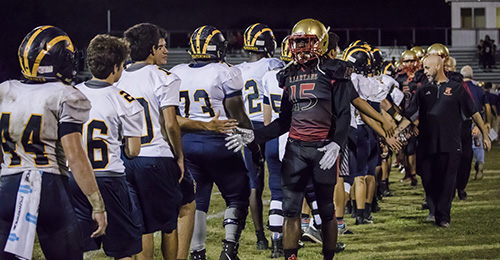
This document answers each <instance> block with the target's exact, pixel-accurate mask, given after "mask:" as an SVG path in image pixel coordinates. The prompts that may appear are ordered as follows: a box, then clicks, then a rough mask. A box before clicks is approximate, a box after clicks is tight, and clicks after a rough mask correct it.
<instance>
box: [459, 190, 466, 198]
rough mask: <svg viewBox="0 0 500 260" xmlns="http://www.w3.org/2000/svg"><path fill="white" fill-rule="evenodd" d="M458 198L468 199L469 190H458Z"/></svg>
mask: <svg viewBox="0 0 500 260" xmlns="http://www.w3.org/2000/svg"><path fill="white" fill-rule="evenodd" d="M457 193H458V198H459V199H460V200H466V199H467V192H465V190H458V192H457Z"/></svg>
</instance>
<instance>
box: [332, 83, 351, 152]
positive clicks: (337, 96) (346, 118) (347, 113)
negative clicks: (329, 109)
mask: <svg viewBox="0 0 500 260" xmlns="http://www.w3.org/2000/svg"><path fill="white" fill-rule="evenodd" d="M349 85H352V82H351V81H350V80H348V81H338V82H336V84H335V83H334V85H333V91H332V103H333V109H334V111H335V119H332V120H335V134H334V136H333V141H334V142H335V143H337V144H338V145H340V146H341V147H342V146H343V145H344V144H345V142H346V141H347V135H348V133H349V126H350V123H351V106H350V100H349V98H348V97H350V93H349V92H350V91H349V90H350V87H349Z"/></svg>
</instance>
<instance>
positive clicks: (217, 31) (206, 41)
mask: <svg viewBox="0 0 500 260" xmlns="http://www.w3.org/2000/svg"><path fill="white" fill-rule="evenodd" d="M218 33H221V32H220V31H219V30H213V31H212V33H211V34H210V35H208V36H207V39H206V40H205V44H204V45H203V52H202V54H207V47H208V43H209V42H210V40H211V39H212V37H214V36H215V35H216V34H218Z"/></svg>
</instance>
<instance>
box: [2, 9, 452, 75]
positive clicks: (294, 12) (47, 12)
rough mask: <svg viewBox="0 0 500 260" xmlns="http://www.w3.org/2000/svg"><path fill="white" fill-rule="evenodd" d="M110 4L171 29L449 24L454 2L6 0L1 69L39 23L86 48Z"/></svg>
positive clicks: (122, 14) (127, 21) (118, 18)
mask: <svg viewBox="0 0 500 260" xmlns="http://www.w3.org/2000/svg"><path fill="white" fill-rule="evenodd" d="M108 8H109V9H110V10H111V12H112V15H111V16H112V18H111V24H112V30H114V31H123V30H126V29H127V28H128V27H130V26H132V25H134V24H136V23H140V22H151V23H155V24H158V25H160V26H162V27H164V28H165V29H167V30H171V31H182V30H185V31H192V30H194V29H195V28H197V27H199V26H201V25H204V24H210V25H213V26H215V27H217V28H219V29H221V30H242V31H243V30H244V29H245V28H246V27H247V26H248V25H250V24H252V23H255V22H261V23H266V24H268V25H269V26H270V27H271V28H273V29H291V27H292V26H293V25H294V24H295V23H296V22H297V21H299V20H301V19H303V18H315V19H318V20H320V21H322V22H323V23H324V24H325V25H330V26H331V28H332V30H334V31H336V30H338V29H339V28H340V29H341V28H368V27H369V28H378V27H380V28H402V29H405V28H410V27H422V28H432V27H450V24H451V18H450V17H451V15H450V6H449V5H448V4H447V3H445V1H444V0H385V1H376V0H346V1H333V0H330V1H325V0H305V1H300V2H299V1H273V0H267V1H263V0H252V1H244V2H242V1H234V0H233V1H230V0H212V1H206V0H205V1H200V0H183V1H182V0H177V1H159V0H142V1H137V0H136V1H132V0H100V1H98V0H66V1H63V0H15V1H12V0H4V1H2V6H1V7H0V25H1V28H2V32H1V35H2V40H1V41H0V73H1V71H2V70H4V71H5V70H6V69H7V71H8V73H12V72H11V71H12V69H14V70H15V71H18V67H14V68H12V67H13V66H18V65H17V48H18V46H19V44H20V43H21V41H22V39H23V38H24V36H25V35H26V34H27V33H28V32H29V31H31V30H32V29H33V28H35V27H36V26H39V25H55V26H57V27H59V28H61V29H63V30H64V31H66V32H67V33H68V35H69V36H70V38H71V39H72V40H73V42H74V44H75V45H76V47H77V48H80V49H81V48H85V47H86V45H87V43H88V42H89V41H90V39H91V38H92V37H93V36H95V35H96V34H98V33H105V32H106V31H107V16H106V10H107V9H108ZM339 35H340V36H341V38H342V37H343V35H342V34H341V33H340V34H339ZM360 37H363V35H362V34H361V35H360ZM280 40H281V39H279V38H278V41H280ZM0 77H2V75H0Z"/></svg>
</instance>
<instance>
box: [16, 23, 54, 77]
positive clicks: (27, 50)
mask: <svg viewBox="0 0 500 260" xmlns="http://www.w3.org/2000/svg"><path fill="white" fill-rule="evenodd" d="M51 27H53V26H50V25H47V26H43V27H40V28H38V30H36V31H35V32H34V33H33V35H31V38H30V39H29V40H28V42H27V43H26V46H25V47H24V52H23V58H24V66H23V71H24V68H26V67H29V62H28V52H29V50H30V48H31V44H32V43H33V41H35V38H36V37H37V36H38V35H39V34H40V33H41V32H42V31H44V30H45V29H48V28H51ZM19 59H21V58H19ZM24 72H25V73H28V74H29V73H30V71H29V70H26V71H24ZM29 76H33V75H29Z"/></svg>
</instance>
